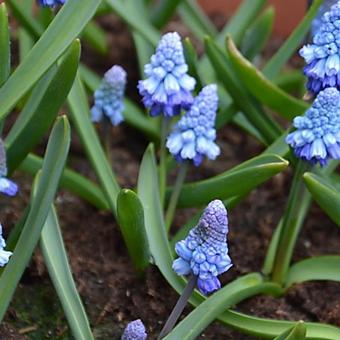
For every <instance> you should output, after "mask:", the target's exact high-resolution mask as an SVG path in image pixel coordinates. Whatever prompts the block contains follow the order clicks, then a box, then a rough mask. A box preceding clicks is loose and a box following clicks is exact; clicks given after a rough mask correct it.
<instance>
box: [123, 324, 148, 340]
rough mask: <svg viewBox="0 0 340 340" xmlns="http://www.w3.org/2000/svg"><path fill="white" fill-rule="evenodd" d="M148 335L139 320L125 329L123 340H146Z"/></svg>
mask: <svg viewBox="0 0 340 340" xmlns="http://www.w3.org/2000/svg"><path fill="white" fill-rule="evenodd" d="M146 338H147V334H146V331H145V327H144V325H143V322H142V321H141V320H140V319H138V320H135V321H131V322H130V323H129V324H128V325H127V326H126V328H125V330H124V333H123V335H122V338H121V340H145V339H146Z"/></svg>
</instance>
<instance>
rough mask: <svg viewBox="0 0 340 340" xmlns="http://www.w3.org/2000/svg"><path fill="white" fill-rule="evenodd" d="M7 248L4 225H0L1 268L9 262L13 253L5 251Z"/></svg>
mask: <svg viewBox="0 0 340 340" xmlns="http://www.w3.org/2000/svg"><path fill="white" fill-rule="evenodd" d="M5 247H6V242H5V240H4V238H3V237H2V225H1V224H0V267H3V266H5V265H6V264H7V262H8V261H9V258H10V256H11V255H12V252H10V251H6V250H4V248H5Z"/></svg>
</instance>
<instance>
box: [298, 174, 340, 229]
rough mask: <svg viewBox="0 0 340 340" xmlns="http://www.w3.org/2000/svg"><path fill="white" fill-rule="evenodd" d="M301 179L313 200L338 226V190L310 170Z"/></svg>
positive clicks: (339, 209)
mask: <svg viewBox="0 0 340 340" xmlns="http://www.w3.org/2000/svg"><path fill="white" fill-rule="evenodd" d="M303 179H304V181H305V183H306V186H307V188H308V190H309V191H310V193H311V194H312V196H313V198H314V199H315V201H316V202H317V203H318V204H319V205H320V207H321V208H322V209H323V210H324V211H325V212H326V213H327V215H328V216H329V217H330V218H331V219H332V220H333V221H334V222H335V223H336V225H338V226H340V191H339V190H338V189H336V188H335V187H334V185H333V184H332V183H331V182H329V181H328V180H327V179H325V178H323V177H321V176H318V175H316V174H313V173H310V172H307V173H305V174H304V176H303Z"/></svg>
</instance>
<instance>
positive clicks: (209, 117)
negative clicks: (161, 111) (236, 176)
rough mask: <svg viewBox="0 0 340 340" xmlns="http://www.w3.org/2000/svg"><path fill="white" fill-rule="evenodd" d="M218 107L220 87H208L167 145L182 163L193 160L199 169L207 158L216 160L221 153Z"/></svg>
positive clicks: (175, 128)
mask: <svg viewBox="0 0 340 340" xmlns="http://www.w3.org/2000/svg"><path fill="white" fill-rule="evenodd" d="M217 107H218V95H217V86H216V85H215V84H212V85H208V86H205V87H204V88H203V89H202V91H201V92H200V93H199V94H198V96H197V97H196V98H195V99H194V102H193V104H192V106H191V108H190V109H189V111H188V112H187V113H186V114H185V115H184V116H183V117H182V118H181V119H180V120H179V121H178V123H177V124H176V125H175V127H174V129H173V132H172V133H171V134H170V135H169V137H168V139H167V142H166V146H167V148H168V149H169V151H170V152H171V153H172V154H173V155H174V157H175V158H176V159H177V160H178V161H183V160H185V159H189V160H193V162H194V164H195V165H196V166H198V165H200V164H201V162H202V160H203V157H204V156H207V157H208V158H209V159H211V160H214V159H215V158H216V157H217V156H218V155H219V154H220V148H219V147H218V146H217V144H216V143H215V139H216V130H215V119H216V111H217Z"/></svg>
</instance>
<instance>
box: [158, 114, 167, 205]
mask: <svg viewBox="0 0 340 340" xmlns="http://www.w3.org/2000/svg"><path fill="white" fill-rule="evenodd" d="M168 123H169V118H168V117H162V123H161V124H162V126H161V145H160V155H159V195H160V200H161V205H162V207H163V206H164V198H165V189H166V173H167V172H166V146H165V143H166V137H167V133H168Z"/></svg>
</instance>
